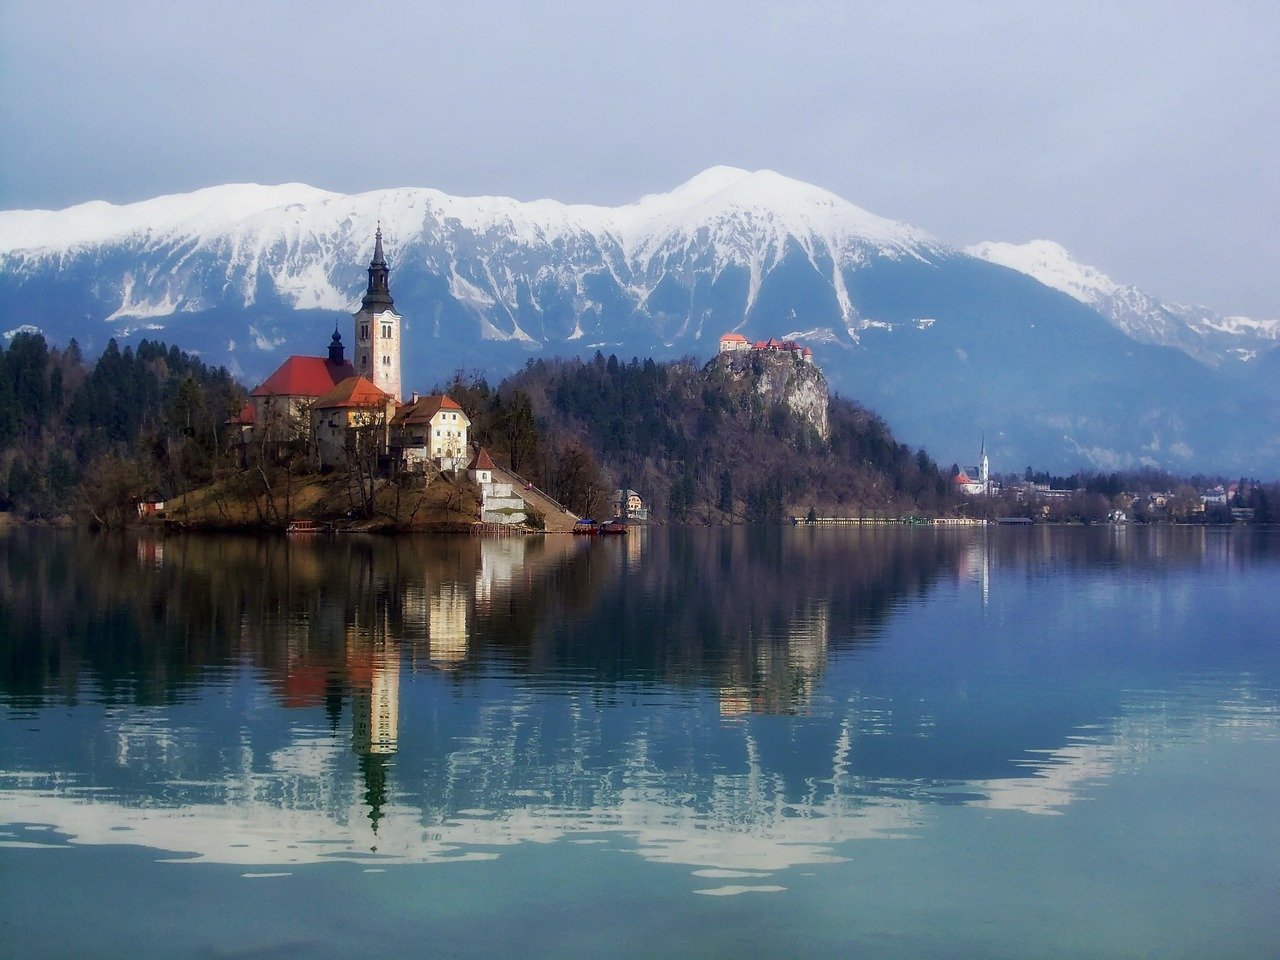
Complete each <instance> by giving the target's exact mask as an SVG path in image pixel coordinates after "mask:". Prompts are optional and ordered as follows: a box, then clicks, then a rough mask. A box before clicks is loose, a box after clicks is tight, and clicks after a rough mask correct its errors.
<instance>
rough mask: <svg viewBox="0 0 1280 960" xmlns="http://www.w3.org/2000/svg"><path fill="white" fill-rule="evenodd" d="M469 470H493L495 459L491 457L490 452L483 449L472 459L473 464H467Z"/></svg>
mask: <svg viewBox="0 0 1280 960" xmlns="http://www.w3.org/2000/svg"><path fill="white" fill-rule="evenodd" d="M467 469H468V470H492V469H494V466H493V457H491V456H489V451H488V450H486V449H485V448H484V447H481V448H480V451H479V452H478V453H477V454H476V455H475V456H474V457H472V458H471V462H470V463H469V464H467Z"/></svg>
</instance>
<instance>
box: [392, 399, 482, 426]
mask: <svg viewBox="0 0 1280 960" xmlns="http://www.w3.org/2000/svg"><path fill="white" fill-rule="evenodd" d="M441 410H457V411H458V412H459V413H462V408H461V407H460V406H458V405H457V404H456V403H454V402H453V401H452V400H450V399H449V398H448V397H446V396H445V395H444V394H442V393H438V394H435V395H434V396H430V397H423V398H422V399H421V400H419V401H418V402H417V403H410V404H408V405H406V406H403V407H401V408H400V410H399V412H398V413H396V415H395V419H394V420H393V421H392V423H393V424H394V425H395V426H400V425H402V424H406V423H422V422H424V421H430V420H431V418H432V417H434V416H435V415H436V414H437V413H439V412H440V411H441ZM462 416H463V417H464V418H466V417H467V415H466V414H465V413H462ZM467 423H468V424H470V423H471V420H470V418H467Z"/></svg>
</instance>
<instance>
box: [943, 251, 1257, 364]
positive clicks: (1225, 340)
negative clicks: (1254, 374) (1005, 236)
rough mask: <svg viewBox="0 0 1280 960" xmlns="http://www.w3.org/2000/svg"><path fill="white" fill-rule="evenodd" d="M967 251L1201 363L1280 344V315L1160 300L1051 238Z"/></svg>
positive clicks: (1253, 354) (1247, 357)
mask: <svg viewBox="0 0 1280 960" xmlns="http://www.w3.org/2000/svg"><path fill="white" fill-rule="evenodd" d="M965 253H967V254H969V255H970V256H974V257H979V258H981V259H983V260H988V261H990V262H991V263H997V264H1000V265H1001V266H1004V267H1009V268H1010V269H1013V270H1017V271H1018V272H1019V273H1025V274H1026V275H1027V276H1029V277H1034V278H1035V279H1037V280H1039V281H1040V282H1041V283H1043V284H1044V285H1045V286H1048V287H1052V288H1053V289H1055V290H1061V291H1062V292H1063V293H1065V294H1067V295H1068V296H1070V297H1074V298H1075V299H1076V300H1079V301H1080V302H1081V303H1086V304H1088V305H1089V306H1091V307H1093V308H1094V309H1095V310H1097V311H1098V312H1099V313H1100V314H1102V315H1103V316H1104V317H1106V318H1107V319H1108V320H1110V321H1111V322H1112V323H1113V324H1114V325H1115V326H1116V327H1117V328H1118V329H1120V330H1122V331H1123V332H1124V333H1126V334H1128V335H1129V336H1131V337H1133V338H1134V339H1135V340H1138V341H1140V342H1142V343H1156V344H1162V345H1165V346H1173V347H1177V348H1178V349H1179V350H1182V351H1183V352H1184V353H1187V354H1188V355H1190V356H1192V357H1195V358H1196V359H1197V360H1199V361H1201V362H1202V363H1207V364H1210V365H1215V366H1216V365H1217V364H1220V363H1222V362H1223V361H1225V360H1237V361H1248V360H1252V359H1254V358H1256V357H1257V356H1258V354H1259V353H1265V352H1267V351H1269V350H1272V349H1274V348H1275V347H1276V346H1277V344H1280V320H1252V319H1250V318H1248V317H1224V316H1221V315H1220V314H1217V313H1215V312H1214V311H1212V310H1210V309H1209V308H1208V307H1200V306H1187V305H1182V304H1171V303H1162V302H1161V301H1159V300H1157V299H1156V298H1155V297H1153V296H1151V295H1150V294H1148V293H1145V292H1144V291H1142V290H1140V289H1138V288H1137V287H1134V286H1124V285H1121V284H1119V283H1116V282H1115V281H1114V280H1112V279H1111V278H1110V277H1108V276H1107V275H1106V274H1104V273H1103V272H1102V271H1101V270H1099V269H1097V268H1096V267H1091V266H1088V265H1087V264H1083V263H1081V262H1080V261H1078V260H1076V259H1075V258H1074V257H1072V256H1071V254H1070V253H1069V252H1068V251H1067V250H1065V249H1064V248H1063V247H1062V246H1060V245H1059V244H1057V243H1054V242H1053V241H1052V240H1032V241H1030V242H1029V243H1023V244H1013V243H993V242H990V241H987V242H983V243H978V244H974V245H973V246H971V247H966V248H965Z"/></svg>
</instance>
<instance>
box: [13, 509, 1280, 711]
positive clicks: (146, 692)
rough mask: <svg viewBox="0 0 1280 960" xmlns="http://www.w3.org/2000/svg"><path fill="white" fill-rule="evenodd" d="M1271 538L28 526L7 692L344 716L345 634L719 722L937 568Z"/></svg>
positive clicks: (1199, 531)
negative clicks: (574, 682)
mask: <svg viewBox="0 0 1280 960" xmlns="http://www.w3.org/2000/svg"><path fill="white" fill-rule="evenodd" d="M1275 549H1276V545H1275V542H1274V538H1272V539H1268V538H1267V537H1266V535H1265V534H1262V533H1250V532H1243V531H1242V532H1237V533H1236V534H1233V535H1225V534H1223V533H1221V532H1219V531H1208V530H1205V529H1204V528H1177V529H1171V530H1169V529H1166V530H1136V529H1135V530H1126V529H1122V528H1121V529H1114V528H1113V529H1103V530H1095V531H1085V530H1070V529H1052V528H1043V527H1042V528H1036V529H1034V530H1012V531H1011V530H989V531H986V532H985V533H984V532H969V533H965V532H959V531H947V532H938V533H935V532H932V531H911V530H900V529H896V528H889V527H867V528H865V529H857V528H855V529H847V530H803V529H802V530H786V531H783V530H773V531H770V530H758V529H757V530H752V529H747V528H729V529H710V530H696V529H690V530H679V529H676V530H661V529H655V530H649V531H637V532H636V533H635V534H634V535H633V537H628V538H620V539H619V541H602V542H590V543H583V542H582V541H581V538H569V537H545V538H530V539H508V540H501V541H490V540H477V539H472V538H465V537H462V538H424V537H413V538H376V537H346V538H339V539H316V540H310V541H297V540H288V539H285V538H280V537H276V538H255V537H235V536H171V537H168V538H166V539H163V540H160V541H152V540H145V539H144V540H138V539H136V538H129V537H125V536H121V535H109V536H108V535H102V536H96V537H91V536H88V535H78V534H62V533H57V534H55V533H51V532H48V531H40V530H15V531H11V532H9V533H8V534H6V535H5V536H3V537H0V617H2V622H3V624H4V626H3V630H4V631H5V633H6V637H5V642H4V643H3V645H0V689H3V691H4V692H5V693H7V694H8V695H9V696H11V697H19V698H24V699H25V698H30V699H31V700H34V701H39V700H41V699H43V698H45V697H48V696H55V697H63V698H66V699H68V700H74V699H76V698H77V697H79V696H81V695H82V693H83V691H82V690H81V682H82V676H83V675H86V674H87V675H88V676H90V677H91V678H92V682H93V686H94V692H95V696H97V697H99V698H101V699H102V700H104V701H106V702H121V703H127V702H136V703H143V704H145V703H163V702H169V701H172V700H173V699H175V698H178V697H180V696H182V695H183V693H182V692H183V690H185V689H187V688H189V687H191V686H192V685H195V684H197V683H198V682H199V681H200V678H201V675H202V671H203V670H205V669H208V668H215V667H225V666H229V665H236V664H246V663H247V664H252V665H254V666H256V667H258V668H261V669H263V670H264V671H265V673H266V676H267V678H268V679H269V682H270V683H271V684H272V686H273V687H274V688H275V689H276V691H277V693H278V695H279V697H280V698H281V700H282V702H284V703H286V704H288V705H294V706H304V705H321V704H324V705H326V709H327V710H328V711H329V713H330V716H331V717H334V718H336V717H337V715H338V714H339V713H340V712H341V709H342V704H343V702H344V700H345V699H346V698H348V697H349V696H350V695H351V691H352V689H353V676H354V675H353V668H352V665H351V664H352V662H353V656H354V655H353V653H352V650H353V644H354V645H355V647H360V648H362V649H363V648H367V649H368V650H369V651H373V650H374V649H375V648H377V649H382V650H383V651H384V652H383V654H382V655H390V654H389V653H388V651H395V652H396V655H400V652H401V651H403V655H405V656H406V657H407V658H408V663H409V664H410V665H411V667H412V668H413V669H419V668H448V669H449V670H450V671H451V673H452V674H453V675H455V676H456V677H458V678H464V677H466V676H468V675H470V674H475V673H477V672H481V671H485V670H489V669H491V667H492V664H493V663H495V662H501V663H502V664H503V669H504V670H505V669H514V670H516V671H518V672H520V673H521V674H524V675H528V676H532V677H538V676H543V675H553V674H560V673H566V672H567V673H569V674H572V675H573V676H574V677H575V678H578V679H587V680H590V681H591V682H594V683H599V682H605V683H612V682H617V681H642V682H655V681H656V682H662V683H670V684H678V685H690V686H696V685H706V686H712V687H714V688H716V689H717V690H719V691H722V693H723V698H722V699H723V702H724V705H725V710H726V712H727V713H732V712H736V711H739V710H741V709H742V708H743V704H746V708H747V709H750V710H763V711H767V712H777V711H786V710H790V709H799V708H803V707H804V705H805V704H806V703H807V701H808V698H809V696H810V694H811V692H812V688H813V683H814V681H815V679H816V678H817V677H818V676H819V675H820V673H821V671H822V670H823V668H824V665H825V661H826V657H827V650H828V647H830V648H831V649H839V648H840V647H841V646H844V645H848V644H850V643H857V642H860V641H864V640H866V639H868V638H870V637H871V636H873V635H874V633H875V631H876V629H877V627H878V625H879V624H880V623H881V622H883V620H884V619H885V618H886V617H887V616H889V615H890V613H891V612H892V610H893V609H894V608H895V606H896V605H898V604H900V603H902V602H904V601H905V600H907V599H909V598H911V597H913V596H917V595H923V594H925V593H927V592H928V591H929V590H930V588H931V585H932V584H933V583H934V582H935V580H936V579H937V578H938V577H939V576H940V575H941V574H942V572H943V571H954V573H955V574H957V575H960V576H968V575H974V574H975V570H977V569H979V568H980V569H981V570H982V571H984V572H986V571H996V572H998V571H1000V570H1002V569H1003V570H1009V569H1012V570H1017V571H1022V572H1025V573H1026V574H1027V575H1034V574H1035V573H1036V572H1037V571H1039V570H1042V569H1044V570H1048V569H1053V568H1060V567H1062V566H1067V567H1078V568H1093V567H1097V568H1106V567H1111V566H1115V565H1117V564H1125V565H1127V566H1129V567H1135V568H1138V569H1150V570H1159V569H1161V568H1164V567H1174V566H1185V565H1196V564H1200V565H1203V564H1214V565H1220V564H1226V565H1231V564H1239V565H1245V564H1248V563H1250V562H1252V561H1254V560H1256V559H1261V558H1263V557H1265V556H1267V555H1268V554H1269V553H1270V552H1274V551H1275ZM388 644H390V645H392V646H388ZM370 655H372V653H370ZM356 659H358V658H356Z"/></svg>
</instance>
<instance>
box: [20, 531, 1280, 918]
mask: <svg viewBox="0 0 1280 960" xmlns="http://www.w3.org/2000/svg"><path fill="white" fill-rule="evenodd" d="M1276 559H1277V543H1276V540H1275V538H1274V537H1268V536H1266V535H1257V534H1246V535H1215V534H1214V533H1211V532H1207V531H1164V532H1160V533H1155V534H1146V533H1144V532H1138V531H1135V532H1132V533H1129V534H1122V535H1116V534H1113V533H1111V532H1110V531H1098V532H1088V531H1053V530H1034V531H1010V532H1005V531H942V532H934V531H901V530H889V529H884V528H876V529H869V530H859V531H817V530H798V531H744V530H727V531H661V530H658V531H649V532H647V533H641V534H639V535H637V536H634V537H629V538H627V539H626V541H624V542H621V543H613V542H601V543H586V542H582V541H581V540H575V539H572V538H566V537H561V538H546V539H533V540H515V539H506V540H492V541H490V540H473V539H447V540H445V539H434V540H433V539H395V540H392V539H377V538H369V539H364V538H351V539H345V540H336V541H316V542H309V543H295V542H287V541H284V540H259V539H248V538H245V539H239V538H200V537H181V538H179V537H175V538H170V539H167V540H146V539H143V540H128V539H118V538H114V539H113V538H92V539H90V538H81V537H75V536H69V535H51V534H48V533H41V532H29V531H16V532H13V533H11V534H9V535H7V536H4V537H0V615H2V617H3V619H2V620H0V623H3V627H0V629H2V630H3V631H4V637H3V644H2V649H3V661H2V662H0V689H2V691H3V702H4V705H5V722H4V724H3V725H2V726H0V733H2V736H3V739H2V740H0V744H2V745H3V752H2V753H0V823H7V824H9V825H10V826H9V827H7V828H5V833H4V835H3V836H0V844H3V845H9V846H13V845H19V844H32V843H39V844H57V843H69V842H74V843H79V844H109V843H111V844H114V843H121V842H129V843H135V844H141V845H145V846H149V847H153V848H156V849H160V850H165V851H172V852H174V853H175V854H182V855H185V856H193V857H195V858H197V859H201V860H207V861H215V862H223V863H235V864H245V865H253V866H264V865H279V864H305V863H314V862H320V861H324V860H332V859H335V858H336V859H347V860H361V861H377V862H416V863H421V862H436V861H441V860H457V859H491V858H493V857H495V856H498V854H499V852H500V851H501V849H502V848H503V847H506V846H510V845H512V844H517V843H530V842H536V843H545V842H551V841H565V842H575V843H597V842H607V843H609V844H613V845H616V844H622V845H625V846H626V847H627V848H628V849H633V850H635V851H636V852H637V853H638V854H640V855H641V856H643V857H645V858H646V859H649V860H653V861H658V862H666V863H678V864H683V865H687V866H689V867H690V868H692V869H693V870H694V872H695V873H696V874H697V875H698V876H700V877H704V878H706V879H707V880H708V881H716V883H713V884H712V885H711V886H709V887H706V888H704V889H703V890H702V891H701V892H708V893H732V892H739V891H741V890H747V889H753V888H757V889H780V887H779V885H778V883H776V882H774V881H776V880H777V879H778V871H782V870H785V869H786V868H789V867H795V866H798V865H805V864H816V863H823V862H829V861H832V860H836V859H840V858H841V857H844V856H847V855H848V846H847V844H848V843H849V842H850V841H854V840H858V839H864V838H872V837H882V838H887V837H911V836H921V835H923V834H926V833H927V831H928V829H929V826H930V824H931V822H932V820H933V819H934V818H935V817H936V816H937V815H938V812H939V810H940V809H941V808H943V807H952V806H976V807H982V808H987V809H992V810H1000V811H1010V812H1024V813H1062V812H1064V811H1065V810H1067V809H1069V808H1070V806H1071V805H1072V803H1073V802H1074V801H1075V800H1077V799H1078V798H1080V797H1082V796H1088V795H1089V793H1090V791H1091V790H1096V789H1098V785H1099V784H1100V783H1102V782H1104V781H1106V780H1107V779H1109V778H1112V777H1114V776H1116V774H1117V773H1118V772H1120V771H1123V770H1125V769H1127V768H1129V767H1131V766H1133V765H1136V764H1141V763H1143V762H1145V760H1146V759H1147V758H1148V757H1150V756H1151V755H1152V754H1153V753H1154V752H1157V751H1159V750H1160V749H1161V747H1162V745H1166V744H1168V743H1171V742H1174V741H1177V740H1178V739H1179V738H1197V739H1199V740H1204V739H1208V738H1212V737H1228V738H1229V737H1250V738H1253V739H1257V738H1260V737H1264V738H1273V737H1275V736H1276V735H1277V731H1278V730H1280V709H1278V707H1277V704H1280V697H1278V696H1277V682H1276V680H1277V676H1280V670H1277V663H1276V656H1277V654H1276V653H1275V652H1274V648H1275V647H1276V646H1277V645H1276V644H1274V643H1271V644H1270V645H1268V644H1266V643H1261V642H1259V641H1260V640H1265V639H1267V638H1266V637H1265V636H1262V634H1263V633H1265V632H1266V631H1268V630H1269V631H1271V634H1272V636H1271V637H1270V639H1271V640H1275V639H1277V638H1276V637H1275V636H1274V633H1275V629H1276V628H1275V627H1274V626H1273V625H1274V624H1275V623H1277V622H1280V618H1277V617H1276V616H1274V614H1275V613H1276V604H1277V601H1276V600H1275V599H1274V591H1265V590H1260V589H1259V586H1260V585H1266V584H1268V583H1272V584H1273V583H1274V576H1275V572H1276ZM1170 610H1173V611H1176V613H1177V616H1176V618H1171V617H1170V616H1169V615H1168V614H1169V611H1170ZM1244 625H1251V627H1252V631H1253V632H1252V634H1248V632H1247V631H1244V630H1241V629H1240V628H1241V627H1242V626H1244ZM1260 625H1261V626H1260ZM1215 630H1218V631H1223V635H1222V636H1218V635H1217V634H1216V633H1214V631H1215ZM1259 631H1261V632H1262V633H1260V632H1259ZM1247 634H1248V635H1247ZM1206 637H1208V638H1210V639H1211V641H1212V642H1206ZM27 824H36V825H50V826H52V827H53V828H54V834H53V835H51V834H50V833H49V832H48V831H39V830H27V829H25V827H24V826H23V825H27ZM718 881H741V882H733V883H719V882H718Z"/></svg>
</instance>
